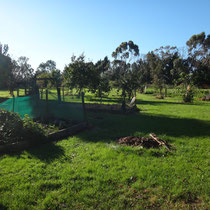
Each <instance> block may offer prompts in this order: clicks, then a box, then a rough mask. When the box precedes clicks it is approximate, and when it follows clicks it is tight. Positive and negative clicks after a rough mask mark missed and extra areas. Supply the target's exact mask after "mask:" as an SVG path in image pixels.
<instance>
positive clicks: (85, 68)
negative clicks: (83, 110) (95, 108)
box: [64, 54, 95, 96]
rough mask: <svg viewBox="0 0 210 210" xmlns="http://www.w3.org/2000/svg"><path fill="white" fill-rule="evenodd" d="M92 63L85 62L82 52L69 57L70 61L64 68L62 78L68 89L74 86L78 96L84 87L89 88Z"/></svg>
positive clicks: (91, 77)
mask: <svg viewBox="0 0 210 210" xmlns="http://www.w3.org/2000/svg"><path fill="white" fill-rule="evenodd" d="M94 76H95V75H94V64H93V63H92V62H85V56H84V55H83V54H82V55H80V56H79V57H78V58H77V57H76V56H74V55H73V56H72V57H71V63H70V64H69V65H68V66H66V67H65V69H64V78H65V80H66V84H67V86H68V87H69V88H70V89H73V88H76V89H77V91H78V92H79V96H80V94H81V92H82V90H83V89H84V88H89V87H90V84H91V80H92V79H93V78H94Z"/></svg>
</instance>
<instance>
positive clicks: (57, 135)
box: [0, 121, 87, 154]
mask: <svg viewBox="0 0 210 210" xmlns="http://www.w3.org/2000/svg"><path fill="white" fill-rule="evenodd" d="M62 122H63V121H62ZM66 126H68V127H66V128H63V129H59V127H53V130H54V131H53V130H51V129H52V125H49V124H48V125H47V124H46V125H45V129H47V132H48V134H47V135H46V138H45V139H42V140H40V139H37V141H31V140H28V141H19V142H14V143H9V144H1V145H0V154H4V153H10V152H17V151H21V150H24V149H28V148H30V147H33V146H37V145H41V144H45V143H48V142H51V141H56V140H60V139H63V138H66V137H68V136H71V135H73V134H75V133H77V132H79V131H81V130H83V129H85V128H86V127H87V122H80V123H77V124H74V125H73V124H66ZM51 131H52V132H51Z"/></svg>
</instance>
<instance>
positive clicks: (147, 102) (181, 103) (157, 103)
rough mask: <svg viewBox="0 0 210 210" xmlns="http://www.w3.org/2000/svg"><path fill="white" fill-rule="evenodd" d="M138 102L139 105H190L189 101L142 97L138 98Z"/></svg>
mask: <svg viewBox="0 0 210 210" xmlns="http://www.w3.org/2000/svg"><path fill="white" fill-rule="evenodd" d="M136 104H137V105H147V104H149V105H160V104H168V105H170V104H171V105H189V104H188V103H184V102H172V101H162V100H161V101H147V100H141V99H136ZM190 105H198V104H196V103H190Z"/></svg>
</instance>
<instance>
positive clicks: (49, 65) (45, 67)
mask: <svg viewBox="0 0 210 210" xmlns="http://www.w3.org/2000/svg"><path fill="white" fill-rule="evenodd" d="M55 69H56V62H55V61H53V60H48V61H46V62H45V63H40V64H39V66H38V68H37V71H36V74H37V75H38V74H40V73H43V72H45V73H51V72H52V71H53V70H55Z"/></svg>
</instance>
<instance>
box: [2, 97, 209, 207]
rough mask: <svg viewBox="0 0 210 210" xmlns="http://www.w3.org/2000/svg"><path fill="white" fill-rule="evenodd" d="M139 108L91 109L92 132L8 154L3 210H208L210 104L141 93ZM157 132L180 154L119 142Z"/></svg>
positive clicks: (4, 167) (4, 159)
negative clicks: (120, 111) (127, 112)
mask: <svg viewBox="0 0 210 210" xmlns="http://www.w3.org/2000/svg"><path fill="white" fill-rule="evenodd" d="M86 96H87V97H86V102H94V101H97V99H98V98H95V97H94V96H92V95H91V94H89V96H88V93H87V94H86ZM106 100H107V101H108V102H107V103H114V102H116V103H118V102H119V101H120V98H119V97H117V96H116V94H115V93H113V94H110V96H109V97H108V98H106ZM137 106H138V107H139V108H140V109H141V111H140V112H139V113H136V114H130V115H120V114H110V113H92V112H90V113H88V119H89V123H90V124H91V125H92V129H89V130H86V131H84V132H82V133H79V134H77V135H75V136H74V137H70V138H68V139H65V140H62V141H59V142H57V143H51V144H46V145H42V146H40V147H39V148H34V149H31V150H27V151H24V152H22V153H20V154H16V155H2V156H0V209H4V208H9V209H48V208H50V209H62V208H67V209H87V208H90V209H101V208H102V209H109V208H111V209H119V208H121V209H124V208H127V209H131V208H138V209H145V208H153V209H158V208H161V209H169V208H174V209H188V208H189V209H190V208H193V207H196V208H198V209H208V207H209V195H210V184H209V183H210V182H209V181H210V180H209V177H210V173H209V171H210V170H209V169H210V167H209V166H210V162H209V160H210V152H209V146H210V141H209V139H210V114H209V113H210V102H203V101H199V100H197V99H196V100H195V102H194V103H193V104H184V103H182V98H181V97H177V98H171V97H168V98H166V99H164V100H159V99H156V98H155V96H153V95H150V94H149V95H143V94H139V95H138V97H137ZM151 132H154V133H155V134H156V135H157V136H158V137H160V138H162V139H164V140H166V141H168V142H169V143H170V144H172V145H173V146H174V147H175V148H174V150H173V151H172V152H170V153H168V152H167V151H165V150H164V149H144V148H141V147H128V146H120V145H118V144H117V143H116V141H115V140H116V139H117V138H119V137H122V136H128V135H137V136H148V135H149V133H151Z"/></svg>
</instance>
